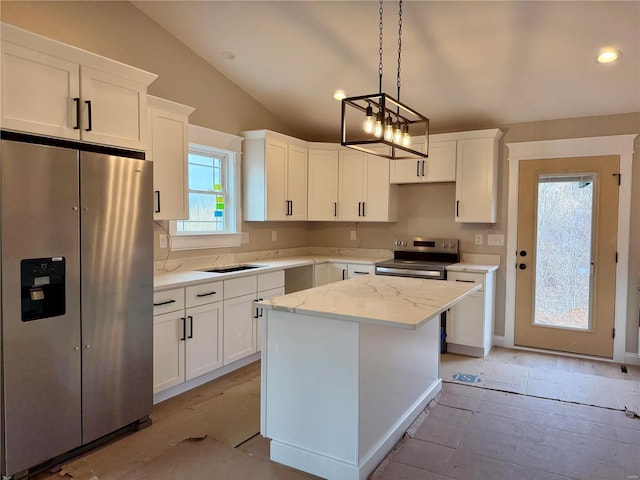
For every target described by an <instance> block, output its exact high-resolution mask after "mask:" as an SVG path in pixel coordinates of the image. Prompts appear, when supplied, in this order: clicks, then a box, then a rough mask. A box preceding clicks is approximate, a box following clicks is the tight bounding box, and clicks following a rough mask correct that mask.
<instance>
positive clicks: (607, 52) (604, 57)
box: [598, 48, 622, 63]
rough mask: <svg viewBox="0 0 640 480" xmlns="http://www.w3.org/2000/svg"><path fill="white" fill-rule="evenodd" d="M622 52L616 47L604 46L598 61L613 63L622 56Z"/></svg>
mask: <svg viewBox="0 0 640 480" xmlns="http://www.w3.org/2000/svg"><path fill="white" fill-rule="evenodd" d="M621 54H622V52H621V51H620V50H616V49H615V48H603V49H602V50H600V55H598V62H600V63H611V62H614V61H616V60H617V59H618V58H620V55H621Z"/></svg>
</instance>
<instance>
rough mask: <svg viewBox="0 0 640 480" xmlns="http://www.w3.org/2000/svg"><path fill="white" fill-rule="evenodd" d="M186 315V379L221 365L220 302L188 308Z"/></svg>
mask: <svg viewBox="0 0 640 480" xmlns="http://www.w3.org/2000/svg"><path fill="white" fill-rule="evenodd" d="M186 313H187V316H186V322H187V325H186V334H187V335H186V336H187V339H186V363H185V372H186V379H187V380H191V379H192V378H196V377H199V376H200V375H204V374H205V373H208V372H211V371H212V370H215V369H216V368H219V367H221V366H222V302H216V303H210V304H208V305H201V306H199V307H192V308H188V309H187V311H186Z"/></svg>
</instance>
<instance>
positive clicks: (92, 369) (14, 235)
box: [0, 132, 153, 476]
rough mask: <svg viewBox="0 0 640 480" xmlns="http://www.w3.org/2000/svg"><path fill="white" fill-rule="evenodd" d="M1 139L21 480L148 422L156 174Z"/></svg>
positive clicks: (103, 155) (122, 161) (10, 373)
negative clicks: (71, 453)
mask: <svg viewBox="0 0 640 480" xmlns="http://www.w3.org/2000/svg"><path fill="white" fill-rule="evenodd" d="M2 137H3V140H2V143H1V151H0V167H1V170H0V171H1V176H2V178H1V187H2V190H1V203H0V208H1V219H2V223H1V244H0V247H1V250H2V256H1V262H2V264H1V272H2V277H1V286H2V292H1V295H2V316H1V320H2V323H1V326H2V329H1V336H2V341H1V343H0V344H1V348H2V351H1V354H2V369H1V372H2V373H1V375H2V382H1V385H2V425H1V427H2V445H1V451H2V452H1V453H2V459H1V466H2V474H3V475H5V476H11V475H18V476H20V475H23V474H24V473H25V472H27V471H29V469H31V468H32V467H34V466H35V465H38V464H41V463H42V462H46V461H49V460H50V459H52V458H54V457H58V456H60V455H62V454H65V453H66V452H69V451H72V450H74V449H76V450H77V449H78V447H81V446H83V445H85V446H86V445H87V444H90V443H92V442H93V441H94V440H97V439H100V438H101V437H104V436H105V435H108V434H110V433H112V432H114V431H116V430H119V429H121V428H123V427H126V426H128V427H133V426H135V425H140V424H144V422H148V418H149V417H148V416H149V414H150V413H151V409H152V404H153V387H152V377H153V364H152V362H153V360H152V359H153V353H152V348H153V347H152V338H153V317H152V315H153V312H152V302H153V238H152V235H153V224H152V222H153V219H152V214H153V213H152V212H153V204H152V202H153V194H152V164H151V162H148V161H145V160H143V159H140V158H144V155H143V154H141V153H140V152H123V151H112V150H108V149H105V148H101V147H97V146H96V147H93V148H91V147H88V146H86V145H80V144H74V143H67V142H63V141H49V140H44V139H38V138H33V137H27V136H22V135H19V134H8V133H7V132H3V133H2ZM33 141H35V142H41V143H49V144H46V145H44V144H38V143H32V142H33ZM51 143H53V144H54V145H51ZM90 150H93V151H90ZM125 155H129V156H125ZM131 156H137V157H139V158H131Z"/></svg>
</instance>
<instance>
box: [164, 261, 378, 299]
mask: <svg viewBox="0 0 640 480" xmlns="http://www.w3.org/2000/svg"><path fill="white" fill-rule="evenodd" d="M380 260H386V259H382V258H367V257H335V256H322V255H317V256H316V255H314V256H304V257H289V258H282V259H265V260H255V261H250V262H242V264H243V265H259V267H258V268H252V269H250V270H243V271H239V272H228V273H215V272H205V271H203V270H206V268H207V267H202V268H200V269H198V270H179V271H175V272H161V273H156V274H155V275H154V276H153V288H154V290H155V291H162V290H169V289H171V288H181V287H188V286H191V285H198V284H201V283H203V282H207V281H211V282H215V281H220V280H230V279H232V278H239V277H246V276H249V275H259V274H261V273H268V272H274V271H277V270H284V269H287V268H295V267H303V266H305V265H314V264H316V263H328V262H334V263H335V262H339V263H354V264H361V265H373V264H374V263H375V262H378V261H380ZM219 266H221V265H216V267H219ZM209 268H213V266H211V267H209Z"/></svg>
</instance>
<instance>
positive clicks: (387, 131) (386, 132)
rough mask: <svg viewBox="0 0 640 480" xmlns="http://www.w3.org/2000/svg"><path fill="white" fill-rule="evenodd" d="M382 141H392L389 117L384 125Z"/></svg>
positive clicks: (391, 122)
mask: <svg viewBox="0 0 640 480" xmlns="http://www.w3.org/2000/svg"><path fill="white" fill-rule="evenodd" d="M384 139H385V140H386V141H387V142H390V141H392V140H393V121H392V120H391V116H389V117H388V118H387V121H386V122H385V124H384Z"/></svg>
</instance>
